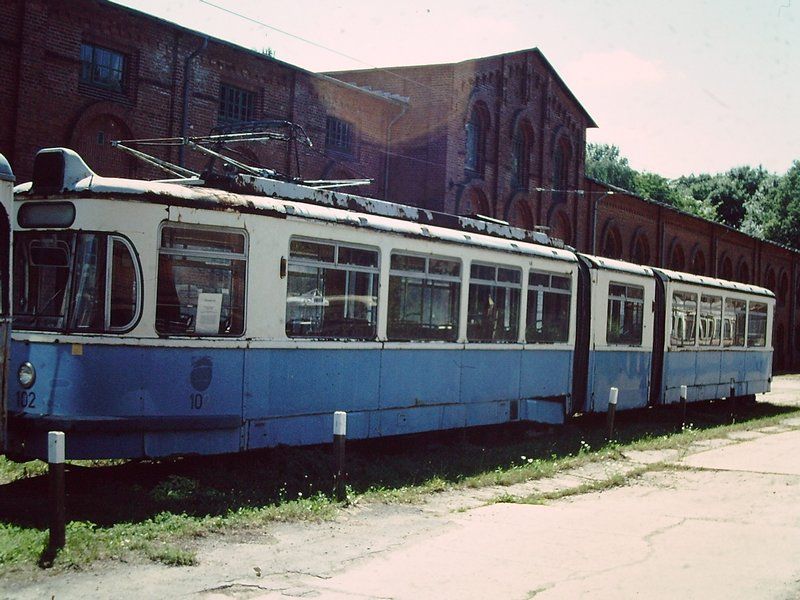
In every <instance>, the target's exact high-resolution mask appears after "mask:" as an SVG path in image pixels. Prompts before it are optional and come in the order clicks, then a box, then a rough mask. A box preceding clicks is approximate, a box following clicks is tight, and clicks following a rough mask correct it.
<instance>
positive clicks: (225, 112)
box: [217, 81, 258, 124]
mask: <svg viewBox="0 0 800 600" xmlns="http://www.w3.org/2000/svg"><path fill="white" fill-rule="evenodd" d="M257 103H258V98H257V93H256V92H254V91H252V90H248V89H246V88H242V87H239V86H237V85H233V84H231V83H226V82H224V81H221V82H220V84H219V98H218V101H217V122H218V123H223V124H236V123H247V122H249V121H254V120H255V118H256V105H257Z"/></svg>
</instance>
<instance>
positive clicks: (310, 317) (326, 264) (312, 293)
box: [286, 239, 379, 340]
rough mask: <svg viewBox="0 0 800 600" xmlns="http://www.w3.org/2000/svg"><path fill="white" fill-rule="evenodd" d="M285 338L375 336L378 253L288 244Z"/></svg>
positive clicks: (332, 244)
mask: <svg viewBox="0 0 800 600" xmlns="http://www.w3.org/2000/svg"><path fill="white" fill-rule="evenodd" d="M288 266H289V269H288V282H287V290H286V335H287V336H289V337H313V338H328V339H337V338H338V339H341V338H345V339H355V340H369V339H374V338H375V337H376V335H377V324H378V275H379V263H378V252H377V251H376V250H371V249H366V248H359V247H355V246H346V245H343V244H338V243H335V242H316V241H310V240H298V239H293V240H291V242H290V243H289V264H288Z"/></svg>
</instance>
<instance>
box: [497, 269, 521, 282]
mask: <svg viewBox="0 0 800 600" xmlns="http://www.w3.org/2000/svg"><path fill="white" fill-rule="evenodd" d="M521 278H522V272H521V271H520V270H519V269H504V268H502V267H500V268H498V269H497V281H503V282H508V283H519V282H520V280H521Z"/></svg>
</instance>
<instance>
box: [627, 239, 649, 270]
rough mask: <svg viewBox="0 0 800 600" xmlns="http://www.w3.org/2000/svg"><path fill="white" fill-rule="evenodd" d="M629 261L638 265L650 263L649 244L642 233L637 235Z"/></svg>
mask: <svg viewBox="0 0 800 600" xmlns="http://www.w3.org/2000/svg"><path fill="white" fill-rule="evenodd" d="M631 261H632V262H635V263H636V264H638V265H646V264H649V263H650V243H649V242H648V241H647V238H646V237H645V235H644V233H637V234H636V235H635V236H634V238H633V245H632V246H631Z"/></svg>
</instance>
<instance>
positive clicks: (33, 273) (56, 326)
mask: <svg viewBox="0 0 800 600" xmlns="http://www.w3.org/2000/svg"><path fill="white" fill-rule="evenodd" d="M14 282H15V284H14V327H15V328H17V329H23V330H24V329H30V330H37V331H59V332H72V333H79V332H80V333H83V332H94V333H97V332H119V331H124V330H126V329H129V328H130V327H132V326H133V324H134V322H135V320H136V318H137V316H138V310H139V296H140V289H141V283H140V275H139V274H138V268H137V263H136V261H135V259H134V257H133V249H132V247H131V246H130V244H129V243H128V242H127V240H125V239H123V238H121V237H119V236H115V235H109V234H103V233H85V232H80V233H78V232H28V233H19V234H17V235H16V236H15V239H14Z"/></svg>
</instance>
